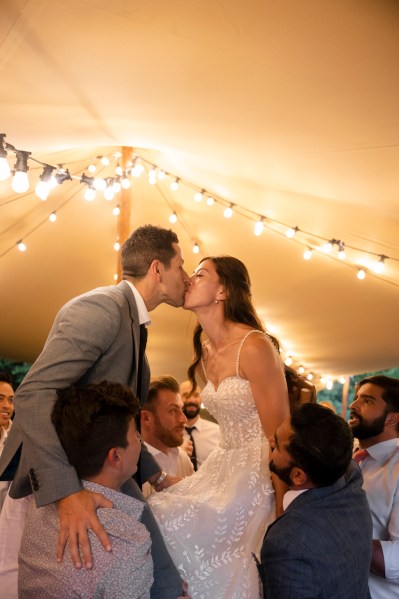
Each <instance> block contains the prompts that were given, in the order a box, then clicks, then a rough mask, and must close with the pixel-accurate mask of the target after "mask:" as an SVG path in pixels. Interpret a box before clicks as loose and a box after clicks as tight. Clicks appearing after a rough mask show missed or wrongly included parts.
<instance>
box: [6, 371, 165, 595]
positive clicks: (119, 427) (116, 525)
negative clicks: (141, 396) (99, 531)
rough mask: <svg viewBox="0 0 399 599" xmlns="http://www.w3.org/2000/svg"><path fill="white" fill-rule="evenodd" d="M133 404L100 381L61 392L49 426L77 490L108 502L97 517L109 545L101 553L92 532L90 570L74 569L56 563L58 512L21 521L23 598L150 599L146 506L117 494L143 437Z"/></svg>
mask: <svg viewBox="0 0 399 599" xmlns="http://www.w3.org/2000/svg"><path fill="white" fill-rule="evenodd" d="M139 410H140V406H139V403H138V400H137V399H136V398H135V397H134V396H133V393H132V391H131V389H130V388H129V387H126V386H124V385H121V384H119V383H109V382H106V381H103V382H102V383H99V384H90V385H87V386H85V387H81V388H78V387H75V386H72V387H69V388H68V389H66V390H64V391H61V392H59V396H58V399H57V401H56V403H55V405H54V409H53V414H52V422H53V424H54V426H55V429H56V431H57V434H58V436H59V439H60V442H61V445H62V447H63V449H64V451H65V453H66V455H67V457H68V459H69V461H70V463H71V464H72V465H73V466H74V467H75V468H76V471H77V473H78V475H79V477H80V479H81V480H82V485H83V487H84V488H85V489H88V490H90V491H92V492H94V493H101V494H102V495H104V496H105V497H106V498H107V499H109V500H110V501H112V503H113V507H112V508H106V509H105V508H99V509H98V512H97V515H98V518H99V520H100V522H101V524H102V525H103V527H104V529H105V530H106V532H107V534H108V535H109V537H110V539H111V540H112V552H107V551H104V549H103V548H102V545H101V542H100V541H99V539H98V538H97V536H96V535H95V534H94V533H93V532H92V531H90V532H89V534H90V543H91V549H92V555H93V559H94V564H95V566H96V567H95V568H93V569H90V570H89V569H86V568H82V569H76V568H75V567H74V565H73V564H72V563H71V562H70V561H69V560H65V559H64V560H63V561H61V562H58V563H57V562H56V561H55V560H54V547H55V546H56V540H57V535H58V528H59V520H58V514H57V508H56V506H55V505H54V504H49V505H46V506H44V507H40V508H38V509H36V507H35V505H34V503H32V504H31V506H30V510H29V511H28V513H27V517H26V526H25V530H24V534H23V537H22V543H21V550H20V555H19V581H18V587H19V588H18V591H19V592H18V596H19V598H20V599H32V598H33V597H40V599H69V598H70V597H72V596H74V597H75V596H76V597H77V596H79V597H83V596H84V597H86V598H87V599H90V598H94V597H100V596H101V597H107V599H121V598H122V597H123V598H124V599H148V598H149V597H150V587H151V584H152V582H153V563H152V558H151V538H150V534H149V532H148V530H147V529H146V527H145V526H144V524H142V523H141V522H140V519H141V515H142V512H143V509H144V506H145V504H144V503H143V502H142V501H139V500H138V499H135V498H133V497H130V496H128V495H126V494H124V493H121V492H120V491H121V488H122V487H123V484H124V483H125V482H126V481H127V480H128V479H129V478H130V477H131V476H132V475H133V474H134V473H135V472H136V470H137V461H138V458H139V455H140V449H141V444H140V436H139V434H138V433H137V430H136V425H135V416H136V415H137V414H138V413H139Z"/></svg>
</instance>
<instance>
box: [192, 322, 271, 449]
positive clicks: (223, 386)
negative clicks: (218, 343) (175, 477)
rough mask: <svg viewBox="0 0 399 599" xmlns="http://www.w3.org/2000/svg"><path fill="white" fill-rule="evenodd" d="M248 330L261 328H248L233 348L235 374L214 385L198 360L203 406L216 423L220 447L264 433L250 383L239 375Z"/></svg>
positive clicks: (241, 443)
mask: <svg viewBox="0 0 399 599" xmlns="http://www.w3.org/2000/svg"><path fill="white" fill-rule="evenodd" d="M252 334H261V335H262V334H264V333H263V331H258V330H255V329H253V330H251V331H248V332H247V334H246V335H244V337H243V338H242V340H241V343H240V346H239V348H238V351H237V355H236V360H235V365H234V370H235V374H234V375H232V376H228V377H226V378H225V379H223V380H222V381H220V383H219V385H218V387H217V389H215V386H214V384H213V383H212V381H210V380H209V379H208V377H207V373H206V369H205V365H204V363H203V362H202V368H203V371H204V375H205V378H206V380H207V384H206V386H205V388H204V390H203V391H202V393H201V399H202V401H203V403H204V406H205V407H206V409H207V410H208V411H209V413H210V414H212V416H214V418H216V420H217V422H218V424H219V426H220V433H221V438H220V446H221V447H223V449H233V448H236V447H242V446H245V445H247V444H248V443H253V442H254V441H256V442H259V440H260V439H261V438H262V437H264V433H263V428H262V425H261V423H260V420H259V414H258V411H257V409H256V405H255V401H254V398H253V395H252V390H251V386H250V384H249V381H248V380H247V379H243V378H242V377H241V376H240V374H239V373H240V355H241V350H242V347H243V345H244V343H245V341H246V340H247V338H248V337H249V336H250V335H252Z"/></svg>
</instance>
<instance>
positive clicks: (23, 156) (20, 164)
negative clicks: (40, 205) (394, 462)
mask: <svg viewBox="0 0 399 599" xmlns="http://www.w3.org/2000/svg"><path fill="white" fill-rule="evenodd" d="M30 154H31V153H30V152H23V151H22V150H18V151H17V162H16V163H15V165H14V169H15V171H14V177H13V179H12V185H11V186H12V188H13V190H14V191H15V192H16V193H24V192H25V191H28V189H29V179H28V170H29V166H28V158H29V156H30Z"/></svg>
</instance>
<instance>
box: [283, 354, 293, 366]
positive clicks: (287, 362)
mask: <svg viewBox="0 0 399 599" xmlns="http://www.w3.org/2000/svg"><path fill="white" fill-rule="evenodd" d="M293 361H294V360H293V359H292V357H291V356H288V357H287V358H286V359H285V362H284V364H286V366H291V364H292V363H293Z"/></svg>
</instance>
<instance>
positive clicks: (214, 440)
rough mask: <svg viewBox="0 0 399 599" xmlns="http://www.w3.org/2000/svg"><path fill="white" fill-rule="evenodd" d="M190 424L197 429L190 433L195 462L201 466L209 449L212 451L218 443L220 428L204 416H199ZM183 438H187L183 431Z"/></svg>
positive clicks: (209, 451)
mask: <svg viewBox="0 0 399 599" xmlns="http://www.w3.org/2000/svg"><path fill="white" fill-rule="evenodd" d="M186 426H188V425H186ZM192 426H195V428H196V429H197V430H195V429H194V430H193V431H192V433H191V434H192V437H193V439H194V443H195V453H196V456H197V464H198V466H201V465H202V464H203V463H204V462H205V460H206V458H207V457H208V455H209V454H210V453H211V451H213V450H214V449H215V448H216V447H217V446H218V445H219V439H220V428H219V425H218V424H215V422H211V421H210V420H205V418H201V416H200V417H199V418H198V419H197V421H196V422H195V424H193V425H192ZM184 438H185V439H189V436H188V434H187V433H186V432H185V433H184Z"/></svg>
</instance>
